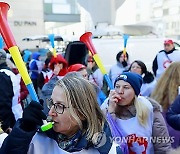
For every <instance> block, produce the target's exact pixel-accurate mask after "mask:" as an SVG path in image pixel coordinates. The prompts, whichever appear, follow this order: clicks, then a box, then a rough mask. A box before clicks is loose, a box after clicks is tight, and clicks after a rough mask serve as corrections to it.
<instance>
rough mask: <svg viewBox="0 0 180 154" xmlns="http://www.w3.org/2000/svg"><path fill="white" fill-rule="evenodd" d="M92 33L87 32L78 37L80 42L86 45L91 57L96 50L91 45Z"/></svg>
mask: <svg viewBox="0 0 180 154" xmlns="http://www.w3.org/2000/svg"><path fill="white" fill-rule="evenodd" d="M91 38H92V33H91V32H87V33H84V34H83V35H82V36H81V37H80V41H81V42H83V43H84V44H86V46H87V48H88V49H89V50H90V52H91V53H92V56H93V55H95V54H96V53H97V52H96V49H95V47H94V45H93V43H92V39H91Z"/></svg>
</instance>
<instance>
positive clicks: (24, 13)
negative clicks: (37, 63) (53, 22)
mask: <svg viewBox="0 0 180 154" xmlns="http://www.w3.org/2000/svg"><path fill="white" fill-rule="evenodd" d="M5 2H6V3H8V4H9V5H10V10H9V11H8V16H7V19H8V23H9V26H10V29H11V31H12V33H13V36H14V38H15V41H16V43H17V45H18V46H19V47H20V49H25V48H35V46H36V45H37V44H38V42H32V41H31V42H26V41H22V39H23V38H24V37H27V36H32V35H43V34H44V33H45V27H44V19H43V0H6V1H5Z"/></svg>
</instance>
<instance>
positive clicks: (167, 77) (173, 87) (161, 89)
mask: <svg viewBox="0 0 180 154" xmlns="http://www.w3.org/2000/svg"><path fill="white" fill-rule="evenodd" d="M179 86H180V62H174V63H172V64H171V65H170V66H169V67H168V68H167V69H166V71H165V72H164V73H163V74H162V76H161V77H160V79H159V80H158V82H157V85H156V87H155V89H154V91H153V93H152V94H151V97H152V98H153V99H155V100H156V101H157V102H159V103H160V104H161V106H162V108H163V110H167V109H168V107H169V105H170V104H171V103H172V102H173V101H174V99H175V98H176V96H177V95H178V87H179Z"/></svg>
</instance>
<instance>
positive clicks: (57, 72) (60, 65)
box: [53, 64, 63, 75]
mask: <svg viewBox="0 0 180 154" xmlns="http://www.w3.org/2000/svg"><path fill="white" fill-rule="evenodd" d="M62 68H63V64H55V65H54V71H53V72H54V74H55V75H58V74H59V72H60V71H61V69H62Z"/></svg>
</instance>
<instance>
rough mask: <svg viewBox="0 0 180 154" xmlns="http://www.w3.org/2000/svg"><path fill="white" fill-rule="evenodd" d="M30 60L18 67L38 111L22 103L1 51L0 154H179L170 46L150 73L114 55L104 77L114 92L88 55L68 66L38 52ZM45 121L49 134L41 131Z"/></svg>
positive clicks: (178, 77)
mask: <svg viewBox="0 0 180 154" xmlns="http://www.w3.org/2000/svg"><path fill="white" fill-rule="evenodd" d="M68 47H69V46H68ZM71 47H72V46H71ZM76 50H78V49H77V48H76ZM30 56H31V59H30V60H29V63H27V60H25V59H24V61H26V65H27V68H28V71H29V75H30V78H31V80H32V83H33V85H34V88H35V91H36V93H37V94H38V98H39V102H40V103H39V102H35V101H34V100H31V101H29V102H28V101H27V97H28V96H29V94H28V90H27V89H26V86H25V84H24V83H23V81H22V78H21V75H20V74H19V72H18V70H17V68H16V66H15V64H14V62H13V59H12V58H11V56H9V54H8V50H7V51H5V50H3V49H0V122H1V129H2V132H1V133H2V134H1V135H0V154H15V153H17V154H20V153H23V154H25V153H28V154H44V153H47V154H60V153H64V154H66V153H80V154H92V153H94V154H96V153H97V154H108V153H109V154H166V153H167V154H170V153H173V152H177V153H178V148H179V147H180V51H179V50H177V49H175V47H174V43H173V41H172V40H165V41H164V49H163V50H162V51H160V52H158V54H157V55H156V57H155V59H154V61H153V63H152V71H153V72H151V71H150V70H148V68H147V67H146V64H145V63H144V62H143V61H141V59H137V60H134V61H132V62H131V61H130V57H131V55H129V54H128V53H127V52H126V53H124V52H123V51H120V52H118V53H117V56H116V57H115V58H116V61H117V63H116V64H115V65H113V66H112V67H111V68H110V70H109V78H110V81H111V82H112V84H113V87H114V89H110V88H109V87H108V84H107V83H106V80H105V79H104V76H103V74H102V73H101V70H100V69H99V68H98V66H97V64H96V61H95V60H94V59H93V57H92V56H91V55H86V57H85V58H84V62H83V63H73V64H72V62H69V61H68V60H67V59H66V57H64V56H63V55H61V54H57V55H56V56H54V55H53V54H52V52H48V53H47V56H46V60H45V61H44V62H42V61H41V55H40V54H39V52H33V53H32V55H30ZM70 63H71V64H70ZM69 64H70V65H69ZM25 102H26V103H25ZM43 120H47V121H50V122H52V123H53V127H52V128H50V129H49V130H47V131H42V130H41V126H42V125H43ZM179 153H180V150H179Z"/></svg>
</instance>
